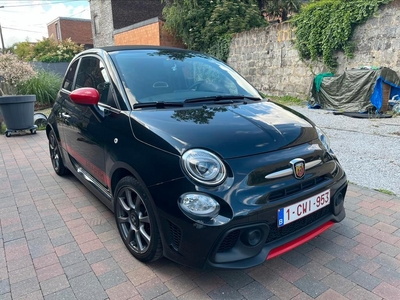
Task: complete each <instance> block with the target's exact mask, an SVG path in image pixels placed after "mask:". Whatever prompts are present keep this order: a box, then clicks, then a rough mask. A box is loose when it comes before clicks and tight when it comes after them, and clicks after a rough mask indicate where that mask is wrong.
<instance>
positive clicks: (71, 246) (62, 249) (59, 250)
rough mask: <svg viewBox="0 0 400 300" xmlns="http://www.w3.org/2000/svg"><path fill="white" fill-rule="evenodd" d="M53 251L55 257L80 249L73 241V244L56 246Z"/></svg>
mask: <svg viewBox="0 0 400 300" xmlns="http://www.w3.org/2000/svg"><path fill="white" fill-rule="evenodd" d="M54 250H55V251H56V253H57V256H63V255H65V254H68V253H72V252H75V251H80V248H79V246H78V244H77V243H76V242H75V241H74V242H70V243H67V244H64V245H61V246H58V247H56V248H54Z"/></svg>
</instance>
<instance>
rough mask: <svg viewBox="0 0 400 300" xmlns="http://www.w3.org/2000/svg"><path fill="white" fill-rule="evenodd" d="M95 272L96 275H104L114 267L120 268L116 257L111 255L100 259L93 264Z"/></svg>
mask: <svg viewBox="0 0 400 300" xmlns="http://www.w3.org/2000/svg"><path fill="white" fill-rule="evenodd" d="M91 267H92V269H93V272H94V273H95V274H96V276H99V275H102V274H104V273H107V272H110V271H112V270H114V269H117V268H119V267H118V264H117V263H116V261H115V260H114V258H112V257H110V258H107V259H105V260H102V261H99V262H97V263H94V264H92V265H91Z"/></svg>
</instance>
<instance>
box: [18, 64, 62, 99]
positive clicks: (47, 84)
mask: <svg viewBox="0 0 400 300" xmlns="http://www.w3.org/2000/svg"><path fill="white" fill-rule="evenodd" d="M61 81H62V78H61V76H59V75H58V74H56V73H52V72H47V71H43V70H41V71H39V72H38V73H37V74H36V75H35V76H33V77H31V78H30V79H28V80H26V81H24V82H22V83H20V84H18V85H17V90H18V94H21V95H36V101H37V102H38V103H39V104H41V105H43V106H50V105H52V104H53V103H54V100H55V98H56V96H57V92H58V90H59V89H60V86H61Z"/></svg>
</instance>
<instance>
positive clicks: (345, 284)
mask: <svg viewBox="0 0 400 300" xmlns="http://www.w3.org/2000/svg"><path fill="white" fill-rule="evenodd" d="M322 282H323V283H324V284H326V285H327V286H328V287H330V288H331V289H333V290H335V291H336V292H338V293H340V294H342V295H344V294H346V293H347V292H349V291H350V290H351V289H352V288H354V287H355V286H356V284H355V283H354V282H352V281H351V280H349V279H347V278H344V277H343V276H341V275H339V274H335V273H333V274H330V275H328V276H326V277H325V278H324V279H322Z"/></svg>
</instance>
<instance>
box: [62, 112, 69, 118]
mask: <svg viewBox="0 0 400 300" xmlns="http://www.w3.org/2000/svg"><path fill="white" fill-rule="evenodd" d="M61 117H62V118H64V119H69V118H71V116H70V115H69V114H66V113H61Z"/></svg>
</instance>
